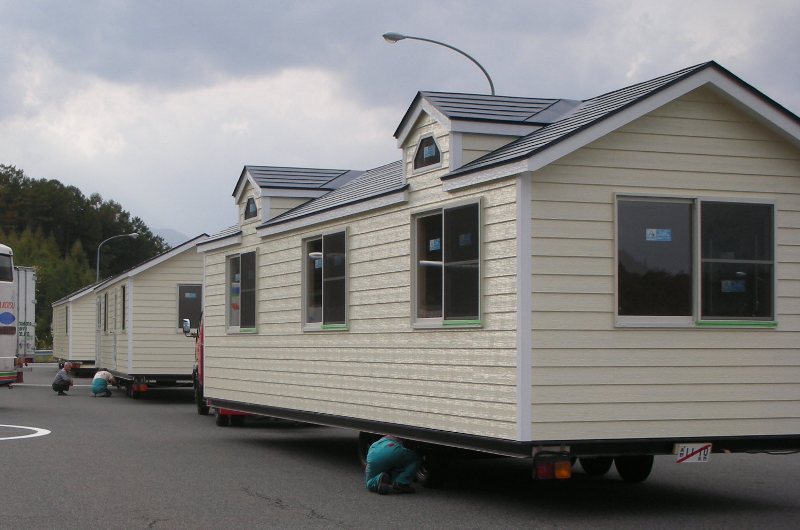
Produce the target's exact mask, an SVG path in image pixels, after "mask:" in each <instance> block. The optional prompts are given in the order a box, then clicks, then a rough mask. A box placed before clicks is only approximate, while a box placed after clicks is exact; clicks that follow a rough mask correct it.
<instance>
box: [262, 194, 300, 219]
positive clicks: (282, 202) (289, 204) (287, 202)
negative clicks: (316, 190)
mask: <svg viewBox="0 0 800 530" xmlns="http://www.w3.org/2000/svg"><path fill="white" fill-rule="evenodd" d="M268 200H269V215H268V216H267V219H272V218H273V217H277V216H279V215H280V214H282V213H286V212H288V211H289V210H291V209H292V208H296V207H298V206H300V205H301V204H303V203H305V202H307V201H308V199H299V198H295V197H269V198H268Z"/></svg>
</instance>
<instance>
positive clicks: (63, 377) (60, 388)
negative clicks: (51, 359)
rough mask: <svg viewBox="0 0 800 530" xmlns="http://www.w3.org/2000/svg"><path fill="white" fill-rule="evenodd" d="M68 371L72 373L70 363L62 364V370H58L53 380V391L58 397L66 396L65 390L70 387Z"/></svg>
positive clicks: (70, 379)
mask: <svg viewBox="0 0 800 530" xmlns="http://www.w3.org/2000/svg"><path fill="white" fill-rule="evenodd" d="M70 371H72V363H64V368H62V369H61V370H59V371H58V373H57V374H56V377H55V379H53V390H54V391H56V392H58V395H59V396H66V395H67V390H69V389H70V387H71V386H72V376H71V375H69V373H70Z"/></svg>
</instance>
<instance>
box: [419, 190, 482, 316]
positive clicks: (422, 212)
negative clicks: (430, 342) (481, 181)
mask: <svg viewBox="0 0 800 530" xmlns="http://www.w3.org/2000/svg"><path fill="white" fill-rule="evenodd" d="M474 204H476V205H477V206H478V237H479V238H480V241H479V242H478V319H477V320H445V318H444V310H445V307H444V303H445V293H444V288H445V282H444V248H445V242H444V239H445V233H444V226H442V243H441V245H442V316H441V317H432V318H420V317H419V316H418V310H419V304H418V295H417V285H418V278H417V254H418V252H417V248H418V244H417V243H418V238H419V234H418V233H417V221H418V220H419V219H421V218H424V217H429V216H432V215H437V214H439V215H441V216H442V224H444V212H445V211H446V210H451V209H455V208H459V207H463V206H469V205H474ZM484 239H485V238H484V226H483V201H482V200H481V199H477V200H476V199H469V200H462V201H456V202H453V203H449V204H447V205H444V206H441V207H439V208H434V209H423V210H419V211H414V212H412V214H411V327H412V328H414V329H445V328H446V329H450V328H476V327H483V319H484V309H483V298H484V296H483V283H484V282H483V271H484V268H483V267H484V266H483V261H484V259H485V255H486V254H485V250H484V246H485V243H484Z"/></svg>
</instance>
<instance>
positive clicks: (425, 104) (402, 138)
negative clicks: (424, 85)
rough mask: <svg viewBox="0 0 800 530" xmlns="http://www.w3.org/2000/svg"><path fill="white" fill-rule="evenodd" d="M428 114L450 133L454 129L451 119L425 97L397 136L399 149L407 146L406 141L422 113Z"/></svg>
mask: <svg viewBox="0 0 800 530" xmlns="http://www.w3.org/2000/svg"><path fill="white" fill-rule="evenodd" d="M423 112H424V113H426V114H427V115H428V116H430V117H431V118H433V119H434V120H436V121H437V122H439V123H440V124H441V125H442V126H443V127H444V128H445V129H447V130H448V131H449V130H450V129H451V128H452V123H450V119H449V118H448V117H447V116H445V115H444V114H442V113H441V112H439V110H438V109H437V108H436V107H434V106H433V105H432V104H431V103H430V102H429V101H428V100H426V99H425V98H424V97H423V98H422V99H421V100H420V102H419V103H417V106H416V108H414V110H413V111H412V112H411V115H410V116H409V118H408V121H407V122H406V124H405V125H404V126H403V128H402V129H401V130H400V134H398V135H397V147H403V145H405V143H406V140H407V139H408V135H410V134H411V132H412V131H413V130H414V126H415V125H416V124H417V120H419V117H420V116H421V115H422V113H423Z"/></svg>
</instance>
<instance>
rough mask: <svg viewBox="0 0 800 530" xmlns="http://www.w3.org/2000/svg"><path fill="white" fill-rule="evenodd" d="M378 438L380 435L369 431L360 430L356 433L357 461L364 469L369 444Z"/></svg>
mask: <svg viewBox="0 0 800 530" xmlns="http://www.w3.org/2000/svg"><path fill="white" fill-rule="evenodd" d="M379 439H380V435H377V434H373V433H371V432H363V431H362V432H360V433H358V462H359V463H360V464H361V467H362V468H364V469H366V467H367V453H368V452H369V448H370V446H371V445H372V444H374V443H375V442H377V441H378V440H379Z"/></svg>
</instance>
